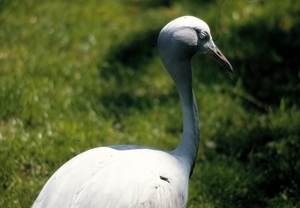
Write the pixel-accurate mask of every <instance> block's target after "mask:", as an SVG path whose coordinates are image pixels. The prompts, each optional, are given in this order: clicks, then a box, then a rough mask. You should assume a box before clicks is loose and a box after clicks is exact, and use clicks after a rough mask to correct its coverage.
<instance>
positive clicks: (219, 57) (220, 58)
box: [207, 46, 233, 73]
mask: <svg viewBox="0 0 300 208" xmlns="http://www.w3.org/2000/svg"><path fill="white" fill-rule="evenodd" d="M208 49H209V51H208V53H207V54H208V55H210V56H212V57H213V59H215V60H216V61H217V62H218V63H219V64H220V65H221V66H223V67H224V68H225V69H227V70H228V71H229V72H231V73H233V69H232V66H231V65H230V63H229V61H228V60H227V58H226V57H225V56H224V55H223V53H222V52H221V51H220V50H219V49H218V47H217V46H214V47H213V48H212V47H208Z"/></svg>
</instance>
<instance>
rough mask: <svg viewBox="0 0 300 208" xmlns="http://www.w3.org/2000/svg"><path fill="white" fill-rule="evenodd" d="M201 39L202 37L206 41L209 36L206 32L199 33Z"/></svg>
mask: <svg viewBox="0 0 300 208" xmlns="http://www.w3.org/2000/svg"><path fill="white" fill-rule="evenodd" d="M199 37H200V39H205V38H207V37H208V34H207V32H205V31H201V32H200V33H199Z"/></svg>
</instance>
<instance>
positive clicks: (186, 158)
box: [171, 60, 200, 174]
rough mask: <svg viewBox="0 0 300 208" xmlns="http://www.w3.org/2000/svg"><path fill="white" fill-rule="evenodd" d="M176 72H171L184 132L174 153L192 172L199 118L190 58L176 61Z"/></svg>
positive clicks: (196, 147) (197, 142)
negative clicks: (179, 102)
mask: <svg viewBox="0 0 300 208" xmlns="http://www.w3.org/2000/svg"><path fill="white" fill-rule="evenodd" d="M174 67H176V68H175V69H174V68H173V69H172V71H173V72H174V71H175V72H176V73H174V75H172V74H171V76H172V78H173V80H174V82H175V84H176V87H177V89H178V92H179V96H180V100H181V104H182V112H183V133H182V138H181V141H180V143H179V145H178V147H177V148H176V149H175V150H174V151H173V154H174V155H175V156H176V157H177V158H179V159H180V160H181V161H182V162H183V163H184V164H185V166H186V169H187V170H188V171H190V172H189V173H190V174H191V173H192V170H193V167H194V163H195V160H196V157H197V152H198V147H199V141H200V140H199V134H200V129H199V120H198V109H197V103H196V99H195V95H194V92H193V89H192V70H191V64H190V61H189V60H186V61H182V62H181V63H178V62H177V63H176V66H174Z"/></svg>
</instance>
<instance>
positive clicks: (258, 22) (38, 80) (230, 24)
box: [0, 0, 300, 208]
mask: <svg viewBox="0 0 300 208" xmlns="http://www.w3.org/2000/svg"><path fill="white" fill-rule="evenodd" d="M299 11H300V3H299V2H297V1H296V0H281V1H279V0H274V1H259V0H253V1H243V0H230V1H229V0H228V1H221V0H215V1H192V0H188V1H179V0H178V1H176V0H169V1H168V0H163V1H159V0H140V1H139V0H115V1H111V0H101V1H96V0H88V1H83V0H74V1H57V0H53V1H47V0H46V1H37V0H26V1H21V0H0V164H1V166H0V185H1V186H0V207H6V208H9V207H30V205H31V204H32V203H33V201H34V200H35V198H36V197H37V195H38V194H39V191H40V190H41V188H42V187H43V185H44V184H45V182H46V181H47V179H48V178H49V177H50V176H51V175H52V174H53V173H54V172H55V171H56V170H57V169H58V168H59V167H60V166H61V165H62V164H63V163H65V162H66V161H67V160H69V159H70V158H72V157H74V156H75V155H77V154H79V153H81V152H83V151H85V150H87V149H90V148H93V147H98V146H106V145H115V144H138V145H148V146H153V147H157V148H161V149H164V150H172V149H174V148H175V147H176V145H177V144H178V142H179V139H180V136H181V131H182V114H181V106H180V103H179V98H178V95H177V92H176V89H175V86H174V85H173V83H172V81H171V79H170V78H169V77H168V75H167V73H166V71H165V70H164V69H163V66H162V64H161V62H160V59H159V57H158V53H157V49H156V39H157V36H158V33H159V31H160V29H161V28H162V27H163V26H164V25H165V24H166V23H167V22H169V21H170V20H171V19H174V18H176V17H179V16H182V15H186V14H189V15H194V16H197V17H199V18H202V19H203V20H205V21H206V22H207V23H208V24H209V25H210V27H211V32H212V35H213V37H214V39H215V43H216V44H217V45H218V47H219V48H220V49H221V51H222V52H223V53H224V55H225V56H226V57H227V58H228V60H229V61H230V62H231V63H232V65H233V68H234V74H229V73H227V72H226V71H225V70H223V69H222V68H221V67H220V66H219V65H218V64H217V63H215V62H214V61H213V60H211V59H210V58H209V57H206V56H204V55H197V56H196V57H194V59H193V68H194V69H193V73H194V91H195V94H196V98H197V100H198V107H199V118H200V127H201V146H200V150H199V153H198V158H197V161H196V166H195V169H194V173H193V175H192V177H191V180H190V192H189V204H188V207H190V208H191V207H197V208H198V207H205V208H206V207H207V208H210V207H233V208H235V207H236V208H238V207H278V208H279V207H280V208H282V207H285V208H289V207H300V192H299V189H300V187H299V186H300V177H299V176H300V151H299V149H300V128H299V127H300V96H299V95H300V84H299V83H300V77H299V76H300V72H299V66H300V60H299V57H298V55H297V53H298V52H297V50H298V49H299V48H300V41H299V40H300V39H299V37H300V29H299V28H300V17H299V15H298V14H299Z"/></svg>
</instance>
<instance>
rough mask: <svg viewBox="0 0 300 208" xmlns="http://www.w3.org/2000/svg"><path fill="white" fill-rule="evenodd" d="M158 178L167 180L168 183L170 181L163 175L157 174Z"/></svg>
mask: <svg viewBox="0 0 300 208" xmlns="http://www.w3.org/2000/svg"><path fill="white" fill-rule="evenodd" d="M159 178H160V179H161V180H163V181H167V182H168V183H170V181H169V179H168V178H166V177H164V176H159Z"/></svg>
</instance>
